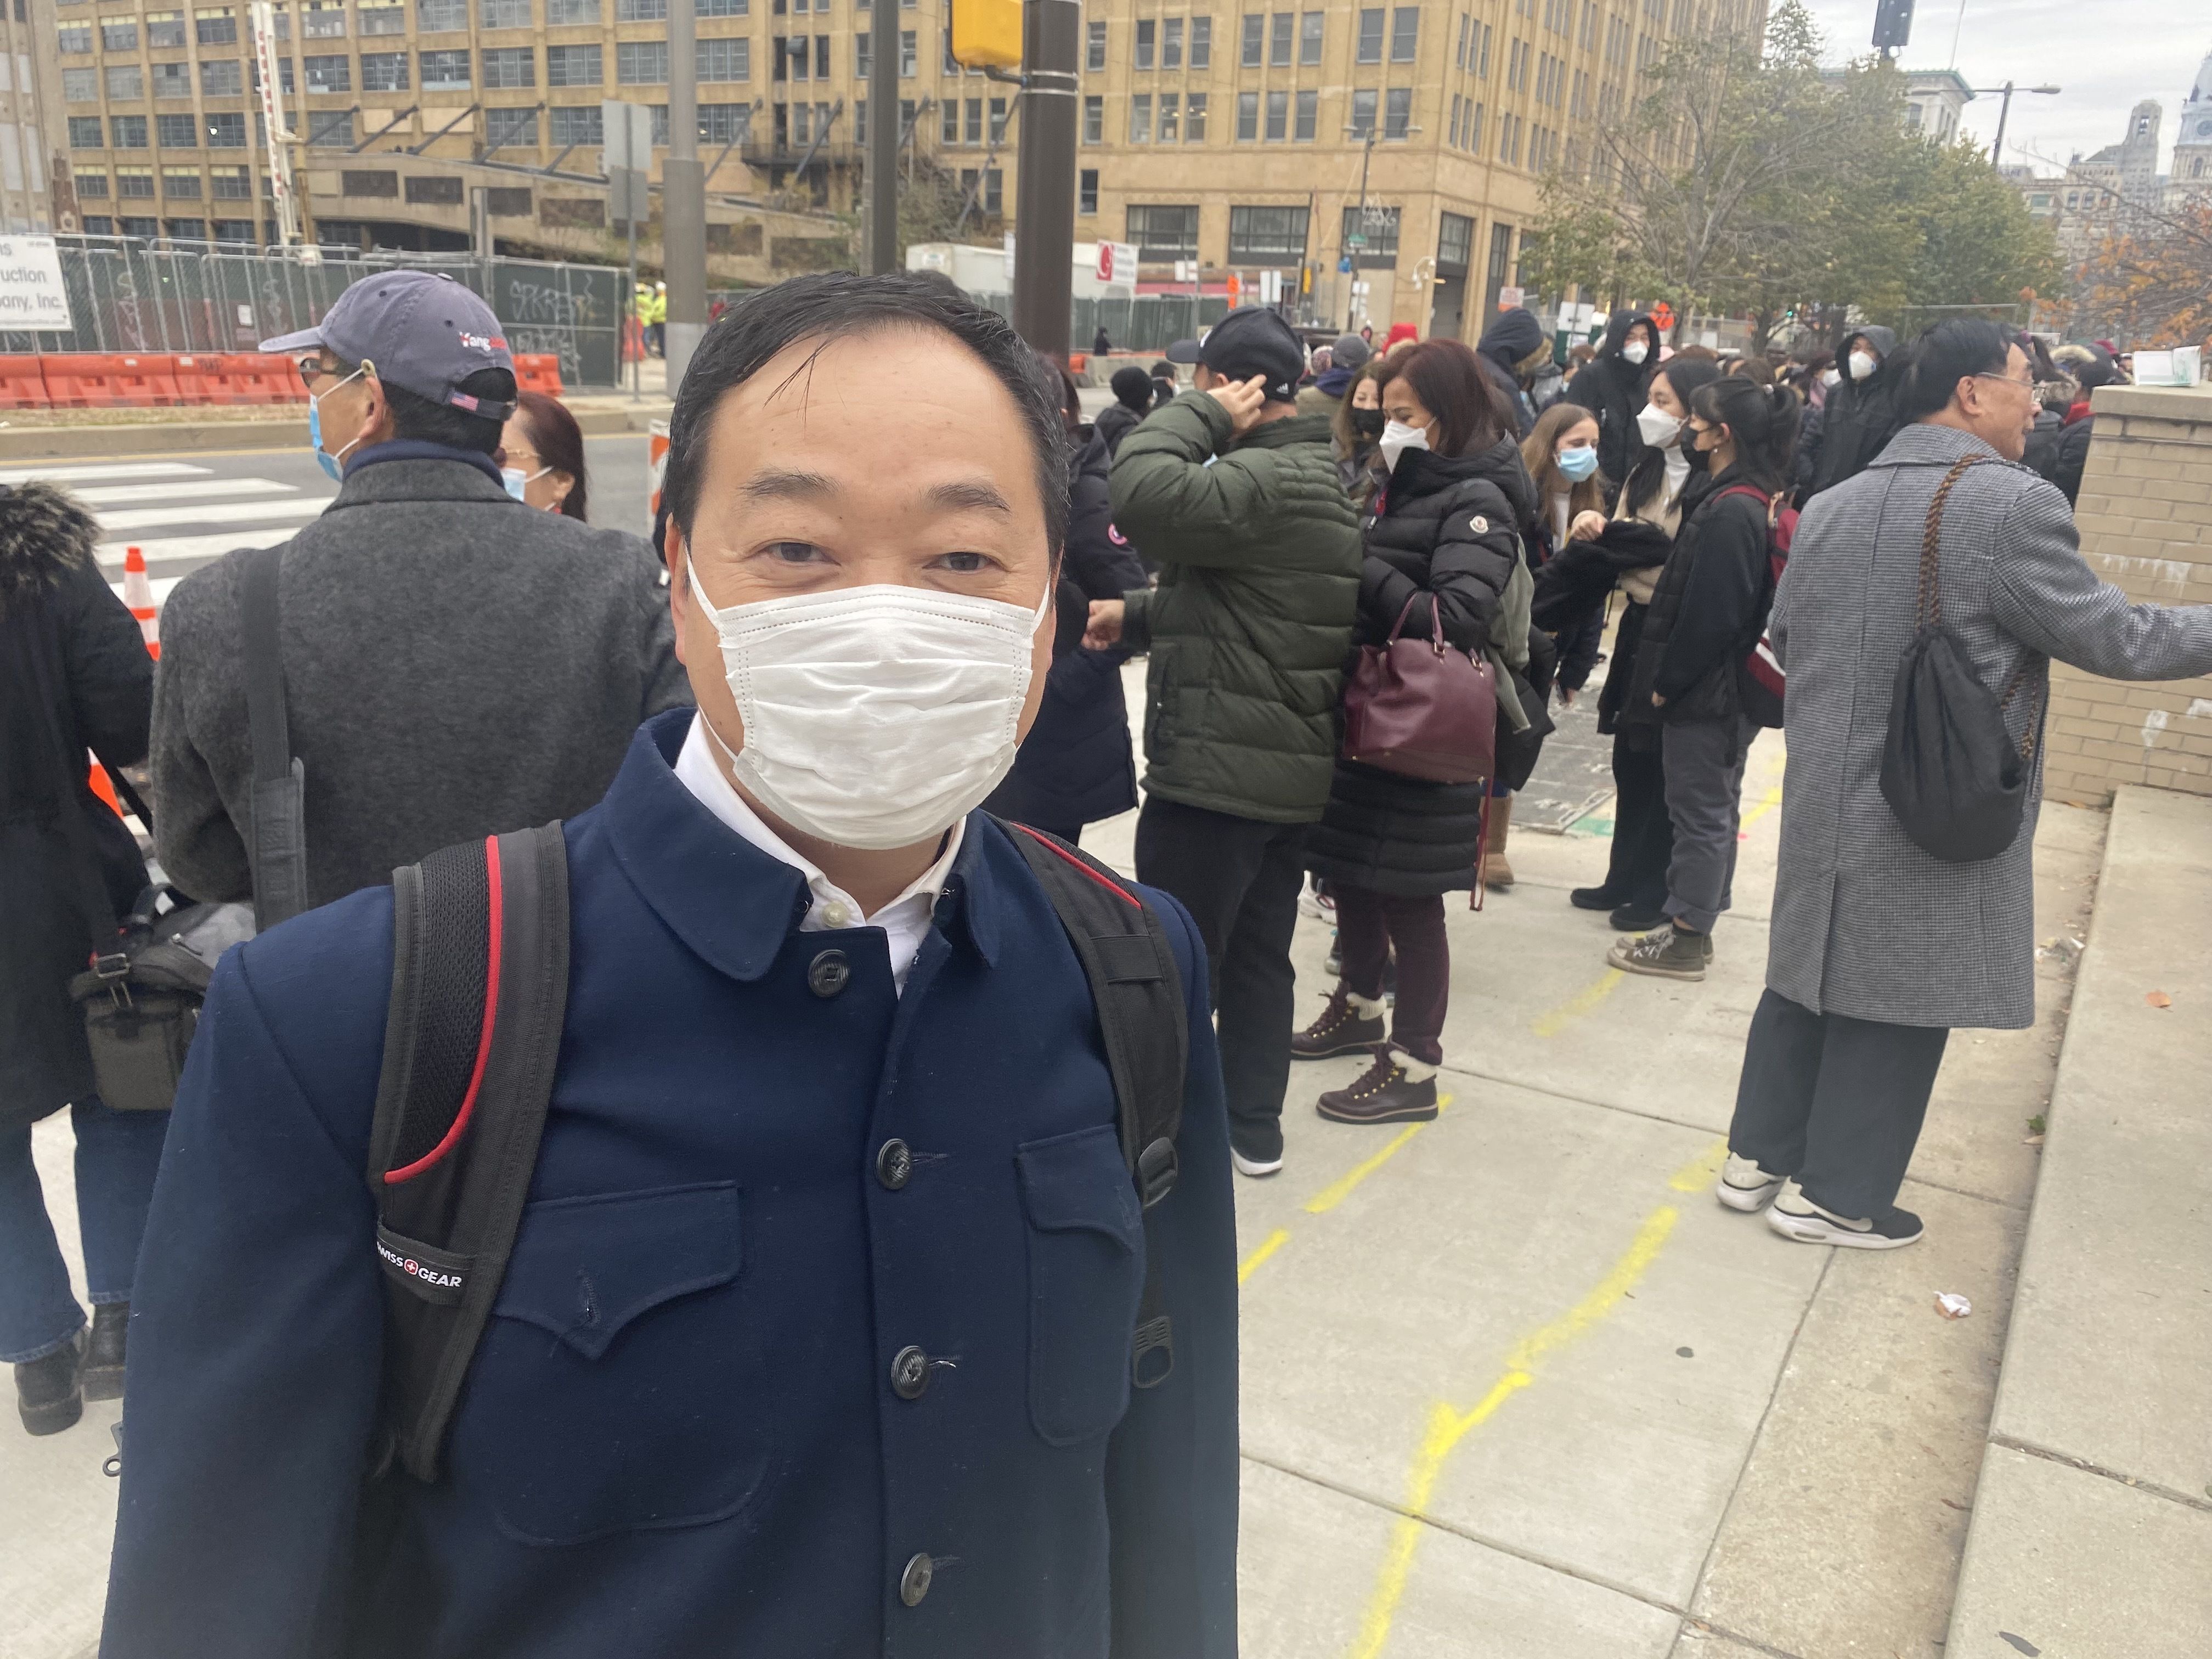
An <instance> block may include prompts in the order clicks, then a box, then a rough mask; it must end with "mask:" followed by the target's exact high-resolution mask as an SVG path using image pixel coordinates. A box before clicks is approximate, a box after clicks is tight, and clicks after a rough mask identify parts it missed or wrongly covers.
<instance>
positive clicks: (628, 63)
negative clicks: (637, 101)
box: [615, 40, 668, 87]
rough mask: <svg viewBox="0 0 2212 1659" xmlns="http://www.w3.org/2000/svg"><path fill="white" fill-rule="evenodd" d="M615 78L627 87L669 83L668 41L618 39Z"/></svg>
mask: <svg viewBox="0 0 2212 1659" xmlns="http://www.w3.org/2000/svg"><path fill="white" fill-rule="evenodd" d="M615 79H616V80H617V81H618V82H621V83H622V84H623V86H626V87H660V86H665V85H667V84H668V42H667V41H665V40H618V41H617V42H616V43H615Z"/></svg>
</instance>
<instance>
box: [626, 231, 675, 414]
mask: <svg viewBox="0 0 2212 1659" xmlns="http://www.w3.org/2000/svg"><path fill="white" fill-rule="evenodd" d="M635 205H636V204H635V203H633V204H631V208H632V210H633V212H634V211H635ZM623 223H625V224H627V225H628V226H629V289H628V291H627V294H626V296H625V297H624V299H623V305H624V306H625V307H628V308H629V318H630V320H631V322H633V323H634V324H635V325H636V327H637V356H636V357H635V358H634V359H632V360H631V362H630V366H629V400H630V402H632V403H635V402H636V401H637V399H638V390H639V387H640V386H641V383H642V376H643V375H644V374H645V321H644V319H642V318H641V317H640V316H639V315H638V313H637V221H636V220H635V218H630V219H626V220H624V221H623ZM620 349H623V350H624V351H627V350H629V330H628V329H624V330H623V343H622V346H621V348H620ZM664 361H665V359H664Z"/></svg>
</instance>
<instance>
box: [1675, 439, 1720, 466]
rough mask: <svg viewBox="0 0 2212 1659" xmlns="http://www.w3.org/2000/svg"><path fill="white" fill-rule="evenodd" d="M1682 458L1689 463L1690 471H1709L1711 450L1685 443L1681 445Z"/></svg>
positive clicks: (1711, 458)
mask: <svg viewBox="0 0 2212 1659" xmlns="http://www.w3.org/2000/svg"><path fill="white" fill-rule="evenodd" d="M1682 459H1684V460H1686V461H1687V462H1688V463H1689V464H1690V471H1692V472H1710V471H1711V470H1712V465H1713V457H1712V452H1711V451H1710V450H1705V449H1699V447H1697V446H1696V445H1695V444H1693V443H1685V444H1684V445H1683V446H1682Z"/></svg>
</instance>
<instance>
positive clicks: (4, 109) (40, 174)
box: [0, 0, 56, 234]
mask: <svg viewBox="0 0 2212 1659" xmlns="http://www.w3.org/2000/svg"><path fill="white" fill-rule="evenodd" d="M45 9H46V8H44V7H41V8H40V10H41V11H44V10H45ZM42 37H43V38H42ZM55 87H56V76H55V70H54V60H53V42H52V31H51V30H49V29H44V28H41V27H39V26H38V25H37V24H36V23H34V22H33V19H32V16H31V11H30V8H29V7H28V6H27V4H26V3H25V0H13V3H12V4H0V229H5V230H6V231H7V232H9V234H23V233H25V232H29V231H46V230H51V229H52V228H53V224H54V219H53V202H52V191H51V190H50V189H49V187H48V186H49V179H48V170H47V165H46V155H47V150H48V148H49V146H48V143H47V139H46V114H45V107H46V104H47V103H48V102H50V101H51V100H52V99H53V97H54V95H55Z"/></svg>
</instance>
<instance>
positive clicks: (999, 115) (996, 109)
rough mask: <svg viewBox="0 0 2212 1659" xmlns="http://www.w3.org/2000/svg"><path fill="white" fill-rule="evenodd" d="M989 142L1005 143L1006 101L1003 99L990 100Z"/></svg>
mask: <svg viewBox="0 0 2212 1659" xmlns="http://www.w3.org/2000/svg"><path fill="white" fill-rule="evenodd" d="M991 142H992V143H994V144H1003V143H1006V100H1005V99H1003V98H994V99H993V100H991Z"/></svg>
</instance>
